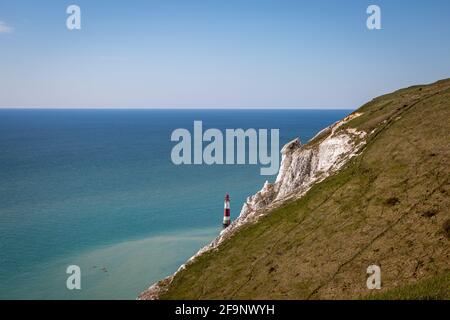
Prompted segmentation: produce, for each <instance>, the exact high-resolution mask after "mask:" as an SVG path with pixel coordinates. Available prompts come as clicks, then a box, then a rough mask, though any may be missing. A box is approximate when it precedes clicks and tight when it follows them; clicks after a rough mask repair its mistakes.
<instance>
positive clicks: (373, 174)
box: [160, 80, 450, 299]
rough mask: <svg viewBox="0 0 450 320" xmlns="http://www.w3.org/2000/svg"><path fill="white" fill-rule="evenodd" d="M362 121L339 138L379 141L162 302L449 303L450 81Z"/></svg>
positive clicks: (249, 231) (416, 90)
mask: <svg viewBox="0 0 450 320" xmlns="http://www.w3.org/2000/svg"><path fill="white" fill-rule="evenodd" d="M357 112H363V115H362V116H360V117H358V118H356V119H354V120H352V121H350V122H349V123H348V124H346V125H345V126H344V127H342V128H341V129H344V128H345V127H352V128H359V129H363V130H365V131H367V132H372V131H373V130H375V131H374V132H373V133H372V134H371V135H370V137H369V138H368V142H367V145H366V147H365V148H364V149H363V152H362V153H361V154H360V155H359V156H357V157H355V158H353V159H352V160H351V161H350V162H349V163H348V164H347V165H346V166H345V167H344V168H343V169H342V170H340V171H339V173H337V174H335V175H333V176H331V177H329V178H327V179H326V180H325V181H323V182H322V183H319V184H317V185H316V186H314V187H313V188H312V189H311V190H310V191H309V192H308V193H307V194H306V195H305V196H304V197H303V198H301V199H299V200H296V201H293V202H290V203H287V204H285V205H284V206H283V207H281V208H279V209H276V210H274V211H273V212H271V213H270V214H269V215H267V216H265V217H264V218H262V219H261V220H260V221H259V222H257V223H255V224H252V225H249V226H246V227H245V228H244V229H242V230H241V231H240V232H238V233H237V234H236V235H235V236H234V237H232V238H231V239H230V240H228V241H226V242H225V243H224V244H223V245H221V246H220V247H219V249H218V250H215V251H212V252H209V253H207V254H205V255H203V256H201V257H200V258H199V259H197V260H196V261H195V262H194V263H193V264H191V265H189V266H188V268H187V269H186V270H184V271H182V272H180V273H178V274H177V276H176V277H175V279H174V281H173V282H172V284H171V285H170V287H169V289H168V291H167V292H166V293H164V294H163V295H162V296H161V297H160V298H161V299H357V298H395V299H402V298H405V299H406V298H424V299H425V298H449V291H450V287H449V283H450V281H449V272H450V210H449V206H450V197H449V193H450V184H449V177H450V169H449V160H448V159H449V158H450V80H443V81H440V82H437V83H435V84H432V85H427V86H415V87H411V88H407V89H403V90H399V91H397V92H394V93H392V94H388V95H385V96H382V97H379V98H377V99H374V100H373V101H371V102H369V103H368V104H366V105H364V106H363V107H361V108H360V109H359V110H357ZM317 139H321V137H318V138H317ZM311 143H312V144H313V143H317V141H312V142H311ZM371 264H377V265H379V266H381V271H382V289H381V290H377V291H376V292H373V291H370V290H368V289H367V288H366V278H367V275H366V269H367V267H368V266H369V265H371Z"/></svg>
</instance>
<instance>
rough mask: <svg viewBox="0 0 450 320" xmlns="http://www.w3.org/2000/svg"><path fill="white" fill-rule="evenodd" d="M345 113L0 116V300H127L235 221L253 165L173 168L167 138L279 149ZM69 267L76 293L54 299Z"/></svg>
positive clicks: (254, 181)
mask: <svg viewBox="0 0 450 320" xmlns="http://www.w3.org/2000/svg"><path fill="white" fill-rule="evenodd" d="M348 113H350V111H349V110H320V111H319V110H0V299H54V298H61V299H134V298H136V296H137V294H138V293H139V292H141V291H142V290H144V289H145V288H147V287H148V285H149V284H151V283H152V282H154V281H156V280H159V279H161V278H163V277H165V276H167V275H170V274H171V273H173V272H174V271H175V270H176V269H177V268H178V266H179V265H180V264H182V263H183V262H184V261H185V260H186V259H187V258H189V257H190V256H192V255H193V254H194V253H195V252H197V250H198V249H199V248H200V247H201V246H203V245H205V244H207V243H208V242H209V241H211V240H212V239H213V238H214V237H215V236H216V235H217V234H218V232H219V231H220V228H221V219H222V214H223V212H222V211H223V197H224V195H225V193H230V195H231V216H232V218H235V217H236V216H237V215H238V214H239V211H240V209H241V207H242V204H243V202H244V201H245V199H246V197H247V196H249V195H251V194H253V193H255V192H256V191H258V190H259V189H260V188H261V186H262V184H263V183H264V181H265V180H274V178H275V176H272V177H267V176H261V175H260V172H259V170H260V166H259V165H231V166H230V165H222V166H206V165H202V166H186V165H184V166H183V165H182V166H175V165H173V164H172V162H171V160H170V152H171V149H172V147H173V145H174V144H175V143H173V142H171V141H170V135H171V133H172V131H173V130H174V129H176V128H187V129H189V130H191V131H192V127H193V121H194V120H202V121H203V127H204V130H206V129H207V128H219V129H222V130H224V129H225V128H244V129H247V128H256V129H258V128H266V129H271V128H278V129H280V147H282V146H283V144H284V143H286V142H288V141H290V140H292V139H293V138H295V137H297V136H299V137H300V138H301V139H302V141H306V140H308V139H310V138H311V137H312V136H314V134H315V133H316V132H317V131H319V130H320V129H322V128H324V127H325V126H327V125H329V124H331V123H333V122H334V121H337V120H339V119H341V118H343V117H344V116H345V115H347V114H348ZM72 264H75V265H79V266H80V267H81V272H82V280H81V286H82V289H81V290H73V291H69V290H67V289H66V277H67V276H68V275H67V274H66V273H65V271H66V267H67V266H68V265H72Z"/></svg>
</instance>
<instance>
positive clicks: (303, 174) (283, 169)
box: [139, 113, 367, 299]
mask: <svg viewBox="0 0 450 320" xmlns="http://www.w3.org/2000/svg"><path fill="white" fill-rule="evenodd" d="M360 115H361V114H359V113H354V114H351V115H350V116H348V117H346V118H345V119H343V120H341V121H339V122H336V123H335V124H333V125H332V126H330V127H328V128H325V129H324V130H322V131H320V132H319V133H318V134H317V135H316V136H315V137H314V138H313V139H311V141H310V142H311V143H309V144H306V145H302V144H301V142H300V139H298V138H297V139H295V140H293V141H291V142H289V143H288V144H286V145H285V146H284V147H283V149H282V150H281V154H282V160H281V165H280V170H279V172H278V176H277V179H276V181H275V183H273V184H271V183H269V182H266V183H265V184H264V186H263V188H262V189H261V190H260V191H258V192H257V193H256V194H254V195H253V196H251V197H249V198H247V201H246V202H245V203H244V205H243V207H242V210H241V213H240V215H239V217H238V218H237V219H236V220H235V221H233V222H232V223H231V225H230V226H229V227H228V228H226V229H224V230H223V231H222V232H221V233H220V235H219V236H218V237H217V238H216V239H215V240H213V241H212V242H211V243H210V244H209V245H207V246H205V247H204V248H202V249H201V250H200V251H199V252H198V253H197V254H196V255H194V256H193V257H192V258H190V259H189V260H188V261H187V262H186V263H185V264H184V265H182V266H181V267H180V268H179V269H178V271H177V272H176V273H175V274H173V275H172V276H170V277H167V278H166V279H164V280H161V281H159V282H157V283H155V284H153V285H152V286H151V287H150V288H148V289H147V290H146V291H144V292H143V293H142V294H141V295H140V296H139V299H158V297H159V295H160V294H161V293H162V292H164V290H166V289H167V287H168V286H169V285H170V283H171V282H172V279H173V278H174V276H175V275H176V274H177V273H178V272H179V271H181V270H183V269H184V268H186V267H187V266H189V264H190V263H192V262H193V261H194V260H195V259H196V258H197V257H198V256H200V255H202V254H203V253H205V252H207V251H209V250H214V249H216V248H217V247H218V246H219V245H220V244H221V243H222V242H223V241H224V240H226V239H228V238H229V237H231V236H232V235H233V234H234V233H235V232H236V231H238V230H239V229H240V228H241V227H242V226H243V225H245V224H248V223H253V222H255V221H257V220H258V219H259V218H260V217H262V216H264V215H266V214H268V213H270V211H271V210H272V209H275V208H277V207H279V206H281V205H282V204H284V203H285V202H286V201H288V200H293V199H298V198H300V197H302V196H303V195H304V194H305V193H306V192H307V191H308V190H309V189H310V188H311V187H312V186H313V185H314V184H315V183H318V182H320V181H322V180H324V179H325V178H327V177H328V176H330V175H331V174H333V173H334V172H336V171H337V170H339V169H340V168H341V167H342V166H343V165H344V164H345V163H347V161H348V160H349V159H351V158H352V157H354V156H355V155H357V154H358V152H359V150H360V148H361V147H362V146H363V145H364V144H365V138H366V135H367V134H366V132H364V131H357V130H356V129H352V128H347V129H342V128H341V129H340V127H341V126H342V125H343V124H345V123H347V122H348V121H350V120H352V119H353V118H355V117H358V116H360Z"/></svg>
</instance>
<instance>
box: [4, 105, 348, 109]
mask: <svg viewBox="0 0 450 320" xmlns="http://www.w3.org/2000/svg"><path fill="white" fill-rule="evenodd" d="M0 110H356V108H353V107H3V106H0Z"/></svg>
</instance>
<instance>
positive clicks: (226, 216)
mask: <svg viewBox="0 0 450 320" xmlns="http://www.w3.org/2000/svg"><path fill="white" fill-rule="evenodd" d="M229 225H230V196H229V195H228V193H227V195H226V196H225V201H224V206H223V227H224V228H226V227H228V226H229Z"/></svg>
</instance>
